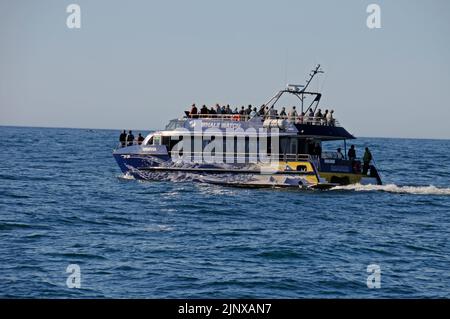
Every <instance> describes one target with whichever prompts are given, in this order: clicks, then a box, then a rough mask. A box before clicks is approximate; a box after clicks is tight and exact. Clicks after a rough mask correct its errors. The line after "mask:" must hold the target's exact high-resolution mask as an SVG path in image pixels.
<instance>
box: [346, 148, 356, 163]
mask: <svg viewBox="0 0 450 319" xmlns="http://www.w3.org/2000/svg"><path fill="white" fill-rule="evenodd" d="M347 155H348V159H349V160H350V161H354V160H355V159H356V150H355V145H352V146H350V149H349V150H348V153H347Z"/></svg>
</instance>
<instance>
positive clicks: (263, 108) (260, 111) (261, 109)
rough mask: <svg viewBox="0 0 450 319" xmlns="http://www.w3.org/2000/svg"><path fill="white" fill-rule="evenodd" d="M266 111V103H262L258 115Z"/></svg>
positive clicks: (262, 114)
mask: <svg viewBox="0 0 450 319" xmlns="http://www.w3.org/2000/svg"><path fill="white" fill-rule="evenodd" d="M265 113H266V105H265V104H263V105H261V106H260V107H259V111H258V115H259V116H264V114H265Z"/></svg>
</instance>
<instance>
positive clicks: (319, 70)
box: [303, 64, 324, 91]
mask: <svg viewBox="0 0 450 319" xmlns="http://www.w3.org/2000/svg"><path fill="white" fill-rule="evenodd" d="M318 73H324V72H323V71H322V70H321V69H320V64H317V66H316V68H315V69H314V70H312V71H311V73H309V79H308V80H306V85H305V87H304V88H303V91H305V90H306V89H307V88H308V86H309V84H310V83H311V81H312V80H313V78H314V77H315V76H316V74H318Z"/></svg>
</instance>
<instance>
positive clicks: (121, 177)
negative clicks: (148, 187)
mask: <svg viewBox="0 0 450 319" xmlns="http://www.w3.org/2000/svg"><path fill="white" fill-rule="evenodd" d="M118 177H119V178H120V179H128V180H133V179H134V177H133V176H132V175H131V174H128V173H125V174H122V175H119V176H118Z"/></svg>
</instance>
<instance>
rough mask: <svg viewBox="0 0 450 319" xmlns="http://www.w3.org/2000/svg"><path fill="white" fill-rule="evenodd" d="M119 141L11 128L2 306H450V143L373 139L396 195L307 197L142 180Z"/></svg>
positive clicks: (0, 195)
mask: <svg viewBox="0 0 450 319" xmlns="http://www.w3.org/2000/svg"><path fill="white" fill-rule="evenodd" d="M119 133H120V132H118V131H112V130H88V129H51V128H19V127H0V134H1V136H2V139H0V146H1V150H2V151H1V153H0V160H1V167H0V297H3V298H16V297H19V298H111V297H113V298H116V297H117V298H125V297H129V298H269V297H271V298H354V297H356V298H416V297H417V298H437V297H445V298H448V297H450V241H449V238H450V166H449V165H450V164H449V163H450V151H449V150H450V141H448V140H416V139H386V138H360V139H358V140H356V141H355V142H354V144H355V145H356V148H357V150H358V151H359V152H362V149H363V147H364V146H369V147H370V148H371V150H372V153H373V155H374V158H375V162H376V164H377V166H378V167H379V169H380V171H381V174H382V178H383V182H384V184H385V185H383V186H347V187H340V188H338V189H334V190H330V191H302V190H279V189H241V188H231V187H222V186H217V185H209V184H200V183H193V182H186V181H185V182H183V181H171V182H169V181H153V182H150V181H137V180H133V179H130V178H127V177H126V176H124V175H123V174H122V173H121V172H120V170H119V168H118V166H117V165H116V163H115V161H114V159H113V157H112V155H111V153H112V151H113V148H114V147H115V146H116V145H117V140H118V135H119ZM143 133H146V132H143ZM336 146H337V144H332V145H330V148H331V149H333V148H334V147H336ZM325 148H326V147H325ZM360 155H361V154H360ZM71 264H76V265H78V266H79V269H80V277H79V278H81V281H80V288H69V287H68V285H67V279H68V276H69V275H71V274H70V273H68V272H66V270H67V267H68V266H69V265H71ZM371 264H375V265H378V267H379V269H380V270H381V276H380V277H379V279H380V280H379V283H380V286H379V287H380V288H372V289H370V288H368V285H367V279H368V276H369V275H370V273H368V272H367V267H368V265H371Z"/></svg>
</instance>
